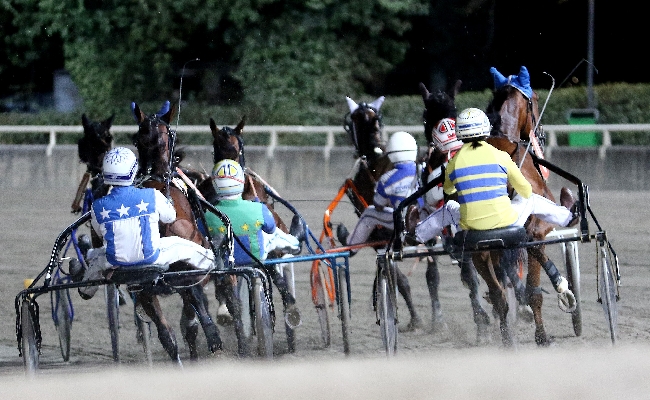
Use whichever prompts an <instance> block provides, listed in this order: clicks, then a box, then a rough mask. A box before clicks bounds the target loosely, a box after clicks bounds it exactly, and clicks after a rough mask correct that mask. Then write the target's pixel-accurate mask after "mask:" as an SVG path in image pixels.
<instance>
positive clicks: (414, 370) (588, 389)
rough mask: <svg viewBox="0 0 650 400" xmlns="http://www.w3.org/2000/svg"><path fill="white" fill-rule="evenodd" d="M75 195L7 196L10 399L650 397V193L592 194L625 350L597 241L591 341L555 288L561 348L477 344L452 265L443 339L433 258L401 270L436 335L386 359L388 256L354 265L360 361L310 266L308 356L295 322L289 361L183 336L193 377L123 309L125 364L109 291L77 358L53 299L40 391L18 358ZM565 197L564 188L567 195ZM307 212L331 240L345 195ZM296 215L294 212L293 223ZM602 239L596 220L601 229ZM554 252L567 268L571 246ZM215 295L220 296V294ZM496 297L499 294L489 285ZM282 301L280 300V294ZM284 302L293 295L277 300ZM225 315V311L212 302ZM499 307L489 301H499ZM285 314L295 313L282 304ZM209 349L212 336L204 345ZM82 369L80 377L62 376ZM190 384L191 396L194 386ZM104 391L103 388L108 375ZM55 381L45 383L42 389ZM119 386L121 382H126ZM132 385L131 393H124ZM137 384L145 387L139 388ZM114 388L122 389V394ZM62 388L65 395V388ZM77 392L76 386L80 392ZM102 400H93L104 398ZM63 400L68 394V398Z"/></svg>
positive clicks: (549, 305)
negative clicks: (114, 348)
mask: <svg viewBox="0 0 650 400" xmlns="http://www.w3.org/2000/svg"><path fill="white" fill-rule="evenodd" d="M71 192H72V190H71V191H68V192H65V191H64V190H56V191H54V190H46V189H39V190H13V191H9V190H6V191H4V192H3V193H1V194H0V205H1V206H2V216H3V218H2V220H1V221H0V243H1V246H2V252H0V271H2V276H3V279H2V281H0V285H1V291H0V293H1V295H0V296H2V301H1V302H0V315H1V316H2V317H3V320H4V321H5V323H3V324H2V325H0V380H1V381H2V385H0V394H2V396H1V397H2V398H14V397H19V396H21V397H22V396H23V395H30V394H36V393H38V394H39V396H45V397H46V398H59V397H60V398H63V396H67V394H66V392H67V393H69V389H71V388H74V390H75V391H77V390H78V391H79V393H90V392H91V391H92V390H91V389H93V388H94V390H96V388H98V387H101V388H102V389H100V390H99V392H105V391H106V392H107V390H105V389H108V388H109V387H110V388H111V389H110V394H109V393H105V394H106V397H107V396H108V395H111V397H112V396H114V395H116V394H117V395H119V394H120V393H123V394H128V395H131V396H132V397H138V398H142V397H145V396H147V397H151V396H156V395H158V396H160V397H162V398H180V397H183V398H185V397H188V396H190V395H197V396H199V397H208V395H210V397H212V396H224V395H225V396H228V395H233V396H237V397H241V398H250V397H252V396H258V395H264V396H265V397H269V396H270V397H272V398H276V397H280V396H287V395H288V396H290V397H291V396H293V397H296V396H300V397H301V398H304V397H306V396H309V397H313V398H333V397H350V398H371V397H376V396H382V397H384V396H393V397H396V398H431V397H436V398H470V397H472V398H476V397H479V398H497V397H502V396H503V397H504V398H515V397H516V398H519V397H521V396H527V395H533V396H537V395H539V396H541V397H543V398H546V397H549V398H550V397H551V396H553V397H557V396H562V397H566V396H571V397H572V398H590V399H592V398H612V397H613V396H614V395H615V394H618V395H623V396H625V397H627V398H647V397H648V396H647V393H646V392H644V391H643V390H646V389H648V388H649V387H650V385H649V384H648V383H647V379H646V377H647V376H648V372H649V369H648V364H649V362H648V361H647V360H648V355H649V349H650V347H649V346H648V344H650V340H649V338H650V319H649V316H650V310H649V309H648V304H650V302H649V300H650V299H649V298H650V291H648V289H647V288H648V284H649V283H650V274H649V273H648V266H649V264H650V258H649V257H648V251H647V244H648V239H649V237H648V236H650V233H649V232H648V230H647V227H646V224H645V220H646V218H645V217H646V215H647V211H646V207H645V206H644V204H646V202H647V198H648V195H649V194H650V193H648V192H627V193H625V194H622V195H621V194H618V193H615V192H594V193H591V206H592V209H593V210H594V212H595V214H596V216H597V218H598V220H599V222H600V224H601V225H602V226H603V227H604V228H605V229H606V230H607V232H608V235H609V237H610V240H611V242H612V244H613V245H614V248H615V250H616V251H617V253H618V255H619V257H620V261H621V270H622V277H623V281H622V283H623V287H622V291H621V296H622V298H621V301H620V302H619V331H618V333H619V340H618V344H617V346H615V347H613V348H612V346H611V341H610V338H609V331H608V327H607V323H606V320H605V316H604V313H603V310H602V307H601V305H600V304H599V303H597V302H596V298H597V294H596V271H595V257H596V253H595V248H596V247H595V244H594V243H587V244H580V245H579V251H580V266H581V273H582V279H581V284H582V292H581V293H582V303H581V306H582V310H583V333H582V335H581V336H580V337H576V336H575V334H574V333H573V329H572V327H571V320H570V316H569V315H567V314H564V313H563V312H562V311H560V310H559V309H558V307H557V303H556V300H555V295H554V294H552V291H553V290H552V286H551V284H550V282H549V281H548V280H543V281H542V282H543V284H542V286H543V288H544V289H545V290H546V291H548V292H549V293H551V294H545V295H544V299H545V302H544V316H545V322H546V328H547V332H548V333H549V334H550V335H552V336H553V337H554V338H555V342H554V344H553V346H552V347H551V348H544V349H540V348H538V347H537V346H536V345H535V342H534V338H533V331H534V327H533V325H531V324H526V323H523V322H518V323H517V325H516V326H515V336H516V342H517V346H516V350H515V351H507V350H503V349H502V348H501V340H500V336H499V333H498V324H495V323H494V321H493V323H492V337H493V340H492V342H491V343H490V344H488V345H487V346H484V347H477V345H476V329H475V326H474V323H473V321H472V318H471V308H470V305H469V301H468V292H467V290H466V289H465V288H464V287H463V286H462V284H461V283H460V277H459V269H458V267H456V266H454V265H452V264H451V263H450V260H449V259H448V258H447V257H441V259H440V270H441V287H440V296H441V303H442V307H443V312H444V315H445V319H446V322H447V329H446V330H445V331H443V332H436V333H434V332H432V331H431V329H430V327H429V323H430V318H431V310H430V305H429V299H428V292H427V289H426V284H425V280H424V263H421V264H419V265H413V262H412V261H408V262H404V263H402V264H401V265H400V267H401V268H402V270H403V271H404V272H406V273H408V274H410V275H411V276H410V282H411V286H412V290H413V295H414V299H415V302H416V307H417V310H418V312H419V313H420V316H421V317H422V318H423V320H424V321H425V325H426V327H425V328H424V329H421V330H418V331H415V332H407V333H402V334H400V336H399V350H398V355H397V357H395V358H394V359H391V360H390V361H386V360H385V355H384V353H383V350H382V343H381V338H380V335H379V329H378V326H377V325H376V324H375V314H374V311H373V310H372V304H371V287H372V279H373V275H374V268H375V266H374V256H375V254H374V252H373V251H372V250H370V249H364V250H362V251H361V252H360V253H359V254H358V255H357V256H355V257H354V258H352V259H351V284H352V291H351V293H352V306H351V312H352V318H351V332H350V339H351V342H350V347H351V354H350V355H349V356H347V357H346V356H345V355H344V354H343V344H342V338H341V326H340V323H339V322H338V320H337V319H336V318H334V319H333V320H332V322H333V323H332V345H331V346H330V347H329V348H324V347H323V345H322V343H321V340H320V334H319V330H318V321H317V317H316V313H315V312H314V309H313V306H312V305H311V301H310V297H309V267H310V265H307V263H302V264H296V266H295V268H296V287H297V299H298V304H299V306H300V308H301V311H302V315H303V324H302V326H301V327H299V328H298V330H297V350H296V352H295V353H288V352H287V345H286V337H285V336H284V332H283V327H282V326H281V325H280V324H277V326H276V333H275V335H274V344H275V360H274V361H272V362H262V361H258V360H256V359H255V358H249V359H245V360H240V359H238V358H237V357H236V355H235V351H236V345H235V340H234V334H233V333H232V328H231V327H228V326H222V327H220V330H221V333H222V336H223V337H224V342H225V349H224V352H223V353H222V354H220V355H217V356H215V355H211V354H208V353H207V351H206V350H203V353H202V354H201V359H200V361H199V362H198V363H194V364H191V363H190V362H189V361H187V358H188V352H187V350H186V349H185V347H184V344H183V343H182V341H180V342H181V343H180V346H181V357H182V358H183V360H184V361H185V369H184V371H183V372H180V371H178V370H176V369H174V368H171V367H170V366H169V362H168V359H167V356H166V353H165V352H164V351H163V349H162V346H160V344H159V343H158V342H157V340H155V339H154V342H153V343H154V359H155V365H154V368H153V369H149V368H145V367H144V358H143V356H142V350H141V349H140V346H139V345H138V344H137V343H136V340H135V327H134V326H133V323H132V320H133V319H132V318H133V310H132V307H131V306H130V305H126V306H123V307H121V309H120V312H121V314H120V321H121V329H120V341H121V343H120V355H121V358H122V362H121V363H120V364H119V365H117V366H116V365H114V363H113V362H112V361H111V356H110V339H109V335H108V331H107V323H106V316H105V315H106V311H105V309H104V299H103V295H102V291H101V290H100V291H99V292H98V295H97V296H95V298H93V299H91V300H89V301H83V300H82V299H81V298H80V297H78V296H77V295H76V294H75V295H74V297H73V302H74V306H75V313H76V314H75V321H74V324H73V330H72V351H71V361H70V362H68V363H63V362H62V361H61V355H60V353H59V348H58V338H57V333H56V331H55V328H54V325H53V323H52V320H51V318H50V315H49V312H50V304H49V298H48V296H41V297H40V298H39V305H40V307H41V314H40V320H41V328H42V332H43V350H42V356H41V368H42V369H41V372H40V373H39V376H38V378H39V382H38V383H35V382H26V381H25V378H24V377H23V368H22V360H21V359H20V358H19V357H18V351H17V349H16V341H15V332H14V321H15V310H14V297H15V296H16V294H18V292H19V291H20V290H21V288H22V284H23V279H25V278H30V277H31V278H33V277H35V276H36V275H37V274H38V273H39V272H40V271H41V270H42V269H43V268H44V267H45V265H46V264H47V261H48V259H49V254H50V251H51V248H52V244H53V243H54V239H55V238H56V236H57V234H58V233H59V232H60V231H61V230H62V229H63V228H65V227H66V226H67V225H68V224H69V223H70V222H72V221H73V220H74V219H75V217H74V216H73V215H71V214H70V213H69V212H68V211H67V210H68V209H69V203H70V201H71V196H70V193H71ZM556 192H557V190H556ZM283 194H284V195H285V197H286V198H287V199H288V200H290V201H291V202H292V204H294V205H295V206H296V208H298V210H300V211H301V213H303V215H304V216H305V218H306V220H307V222H308V223H309V226H310V227H311V229H312V230H313V231H314V232H315V233H316V234H317V235H318V234H320V227H321V224H322V222H321V221H322V213H323V211H324V210H325V208H326V206H327V204H328V203H329V201H330V199H331V198H332V197H333V196H334V193H333V191H331V190H314V191H307V190H299V191H294V192H291V193H283ZM285 216H288V214H285ZM333 221H335V223H338V222H344V223H345V224H346V225H347V226H348V227H349V228H350V229H351V228H352V227H353V226H354V224H355V222H356V216H354V214H353V213H352V210H351V207H350V206H349V204H342V205H341V206H340V208H339V209H337V210H336V212H335V214H334V216H333ZM591 228H592V231H593V230H595V225H594V224H591ZM549 254H550V255H551V257H552V258H553V259H554V260H555V261H556V263H557V264H558V266H560V268H561V269H562V263H561V258H560V257H559V250H558V249H554V248H551V249H550V250H549ZM206 290H207V292H208V295H209V296H210V297H211V298H213V297H212V296H213V290H212V288H211V287H207V288H206ZM481 290H482V291H485V290H486V289H485V285H484V284H482V285H481ZM276 293H277V291H276ZM276 298H279V296H276ZM180 304H181V302H180V298H179V297H178V296H170V297H167V298H165V299H164V300H163V308H164V310H165V313H166V315H167V316H168V318H169V319H170V321H174V322H175V325H174V326H175V329H176V332H177V335H178V336H179V338H180V334H179V329H178V322H177V321H178V320H179V317H180ZM398 306H399V318H400V325H405V324H406V323H407V322H408V312H407V311H406V307H405V305H404V303H403V301H402V299H401V298H400V299H399V302H398ZM211 307H212V308H211V311H212V313H213V315H214V311H215V310H216V307H215V306H214V302H213V303H211ZM486 307H487V305H486ZM277 308H278V310H280V309H281V306H279V305H278V306H277ZM201 340H202V344H203V345H202V348H203V349H204V348H205V346H204V343H205V342H204V338H202V337H201ZM62 374H65V376H66V378H67V377H69V376H68V374H75V375H74V379H73V380H70V379H60V378H62V377H63V376H64V375H62ZM180 376H182V377H183V378H182V379H183V380H185V379H188V380H189V381H188V382H189V383H187V384H183V389H180V388H178V386H176V385H177V383H178V382H180V380H179V379H178V377H180ZM98 379H100V380H101V381H102V384H101V385H99V386H98V382H97V380H98ZM41 380H42V382H41ZM116 382H119V383H118V384H116ZM122 383H124V384H122ZM127 383H133V384H134V385H130V384H127ZM109 384H110V386H108V385H109ZM57 385H64V386H65V385H68V386H65V389H64V390H57V389H55V388H56V386H57ZM70 385H72V386H70ZM105 394H104V393H98V392H96V391H95V392H94V394H93V397H99V398H103V397H104V395H105ZM57 396H59V397H57Z"/></svg>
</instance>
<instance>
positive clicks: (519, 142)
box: [486, 67, 574, 346]
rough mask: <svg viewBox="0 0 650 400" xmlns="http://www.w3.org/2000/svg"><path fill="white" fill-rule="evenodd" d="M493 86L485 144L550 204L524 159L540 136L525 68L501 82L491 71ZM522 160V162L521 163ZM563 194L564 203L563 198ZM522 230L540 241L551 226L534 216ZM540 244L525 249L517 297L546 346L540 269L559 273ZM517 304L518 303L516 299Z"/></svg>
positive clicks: (538, 173)
mask: <svg viewBox="0 0 650 400" xmlns="http://www.w3.org/2000/svg"><path fill="white" fill-rule="evenodd" d="M491 70H492V73H493V76H494V77H495V84H496V83H499V84H497V85H496V88H495V91H494V96H493V99H492V101H491V102H490V104H489V105H488V107H487V112H486V114H487V115H488V118H490V120H491V123H492V132H491V134H490V137H489V138H488V139H487V142H488V143H489V144H491V145H493V146H494V147H496V148H497V149H500V150H503V151H505V152H507V153H508V154H510V156H511V158H512V159H513V161H515V163H516V164H517V165H519V166H520V169H521V172H522V173H523V174H524V176H525V177H526V179H527V180H528V182H530V184H531V185H532V188H533V193H536V194H538V195H541V196H544V197H546V198H548V199H550V200H552V201H553V202H555V198H554V197H553V194H552V193H551V191H550V189H549V188H548V186H547V185H546V181H545V178H544V176H543V171H542V170H541V169H540V166H539V165H537V164H535V163H534V162H533V160H532V157H530V156H529V155H528V156H527V151H526V148H527V147H528V146H526V144H525V143H523V141H524V140H525V139H529V140H535V137H541V136H542V135H540V134H539V133H538V132H534V128H535V127H536V126H539V123H538V121H539V111H538V109H537V98H538V96H537V93H535V92H534V91H533V90H532V89H531V88H530V79H529V77H528V71H527V70H526V68H525V67H521V70H520V72H519V75H517V76H516V77H515V76H511V77H510V78H509V79H506V80H505V81H504V80H503V79H501V78H502V77H503V76H502V75H500V74H499V73H498V71H496V69H494V68H492V69H491ZM522 160H523V161H522ZM564 190H565V189H564V188H563V193H562V195H561V203H562V204H563V205H565V204H566V205H567V206H569V205H570V204H572V203H573V202H574V201H573V199H572V196H571V194H570V192H568V191H567V192H564ZM565 195H567V197H568V198H567V199H566V200H565V199H564V198H563V197H564V196H565ZM525 227H526V231H527V232H528V235H529V237H530V238H532V240H534V241H541V240H544V239H545V237H546V235H547V234H548V233H549V232H550V231H551V230H553V227H554V226H553V225H552V224H549V223H547V222H545V221H543V220H541V219H539V218H537V217H535V216H532V215H531V216H530V217H529V219H528V221H527V222H526V225H525ZM544 248H545V246H544V245H540V246H535V247H527V249H526V253H527V256H528V263H527V265H528V274H527V276H526V289H525V294H524V295H523V296H522V295H521V294H518V296H517V297H518V300H519V299H520V298H523V299H522V300H523V301H525V302H526V303H527V304H528V305H530V307H531V308H532V310H533V319H534V321H535V342H536V343H537V344H538V345H540V346H547V345H549V344H550V342H551V339H550V338H549V337H548V335H547V334H546V330H545V328H544V322H543V319H542V302H543V296H542V290H541V286H540V284H541V282H540V281H541V278H540V277H541V269H542V268H543V269H544V270H545V272H546V274H547V275H548V276H549V278H551V277H552V276H556V274H558V273H559V272H558V271H557V267H556V266H555V265H554V264H553V262H552V261H551V260H550V259H549V258H548V257H547V256H546V254H545V253H544ZM520 301H521V300H520Z"/></svg>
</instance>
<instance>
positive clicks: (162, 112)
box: [131, 100, 170, 122]
mask: <svg viewBox="0 0 650 400" xmlns="http://www.w3.org/2000/svg"><path fill="white" fill-rule="evenodd" d="M169 105H170V103H169V100H165V102H164V103H163V105H162V106H161V107H160V110H158V112H157V113H156V116H157V117H162V116H163V115H165V114H167V113H168V112H169ZM131 115H133V119H134V120H135V122H138V116H137V115H135V102H134V101H132V102H131Z"/></svg>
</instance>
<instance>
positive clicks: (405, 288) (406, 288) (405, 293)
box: [395, 266, 422, 332]
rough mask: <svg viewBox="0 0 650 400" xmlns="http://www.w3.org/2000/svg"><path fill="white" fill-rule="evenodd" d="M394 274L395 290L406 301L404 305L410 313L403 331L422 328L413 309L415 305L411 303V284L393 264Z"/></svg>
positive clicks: (420, 321)
mask: <svg viewBox="0 0 650 400" xmlns="http://www.w3.org/2000/svg"><path fill="white" fill-rule="evenodd" d="M395 275H396V278H397V290H398V291H399V293H400V294H401V295H402V297H403V298H404V301H405V302H406V307H407V308H408V310H409V313H410V314H411V321H409V323H408V325H406V329H405V330H404V331H406V332H408V331H413V330H416V329H420V328H422V320H421V319H420V317H419V316H418V314H417V312H416V311H415V306H414V305H413V298H412V297H411V286H410V285H409V280H408V278H407V277H406V275H404V273H403V272H402V271H400V269H399V267H397V266H395Z"/></svg>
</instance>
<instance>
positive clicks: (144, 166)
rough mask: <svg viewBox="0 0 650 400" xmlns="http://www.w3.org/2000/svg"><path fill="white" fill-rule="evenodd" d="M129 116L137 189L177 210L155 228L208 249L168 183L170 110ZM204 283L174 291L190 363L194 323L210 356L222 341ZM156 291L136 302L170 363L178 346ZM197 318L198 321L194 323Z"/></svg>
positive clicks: (182, 198)
mask: <svg viewBox="0 0 650 400" xmlns="http://www.w3.org/2000/svg"><path fill="white" fill-rule="evenodd" d="M133 111H134V115H135V116H136V120H137V122H138V132H137V133H136V134H135V135H134V136H133V143H134V145H135V146H136V148H137V150H138V158H139V170H138V176H137V178H136V181H137V182H141V186H142V187H148V188H154V189H156V190H159V191H161V192H162V193H163V194H165V195H166V196H167V197H168V198H170V199H171V200H172V202H173V204H174V208H175V209H176V220H175V221H174V222H172V223H171V224H162V223H161V224H160V234H161V236H163V237H164V236H171V235H175V236H180V237H182V238H185V239H188V240H191V241H193V242H195V243H198V244H200V245H202V246H203V247H206V248H208V247H209V244H208V243H207V241H206V240H205V238H204V237H203V235H202V234H201V232H200V231H199V230H198V227H197V224H196V220H195V217H194V215H193V212H192V208H191V205H190V203H189V201H188V199H187V197H186V195H185V194H184V193H183V192H182V191H181V190H180V189H179V188H178V187H177V186H175V185H174V184H173V182H172V170H171V167H172V161H173V158H174V148H173V147H174V143H175V135H176V132H174V131H173V130H171V129H170V127H169V122H170V120H171V119H172V115H173V113H174V109H173V108H172V109H171V110H170V111H168V112H167V113H165V114H164V115H162V116H158V115H156V114H153V115H150V116H147V115H145V113H143V112H142V111H141V110H140V107H139V106H138V105H137V104H134V109H133ZM189 269H192V268H191V266H190V265H188V264H186V263H183V262H176V263H173V264H171V265H170V268H169V271H183V270H189ZM204 284H205V279H202V278H196V279H191V283H190V284H188V285H186V286H185V287H183V288H181V289H177V291H178V293H179V294H180V295H181V298H182V300H183V311H182V317H181V330H182V331H183V332H184V338H185V340H186V341H187V344H188V348H189V350H190V359H192V360H196V359H197V358H198V352H197V348H196V338H197V335H198V323H200V324H201V326H202V327H203V330H204V332H205V336H206V339H207V344H208V348H209V350H210V351H211V352H213V353H214V352H216V351H217V350H221V349H222V342H221V338H220V336H219V331H218V328H217V326H216V324H215V323H214V322H213V321H212V319H211V318H210V315H209V313H208V312H207V309H206V307H205V304H204V302H203V301H202V299H203V297H204V296H203V295H202V293H201V292H202V290H203V287H202V286H203V285H204ZM158 294H159V293H157V292H154V291H151V290H144V291H141V292H138V295H137V299H136V302H137V303H138V304H139V305H141V306H142V308H143V310H144V311H145V313H146V314H147V316H149V318H151V320H152V321H153V322H154V324H155V325H156V328H157V330H158V338H159V340H160V342H161V344H162V345H163V347H164V348H165V350H166V351H167V353H168V354H169V356H170V357H171V359H172V360H173V361H177V362H180V359H179V355H178V345H177V342H176V337H175V335H174V331H173V329H172V327H171V325H170V324H169V322H168V321H167V320H166V318H165V316H164V315H163V313H162V310H161V308H160V302H159V300H158ZM197 319H198V323H197Z"/></svg>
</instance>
